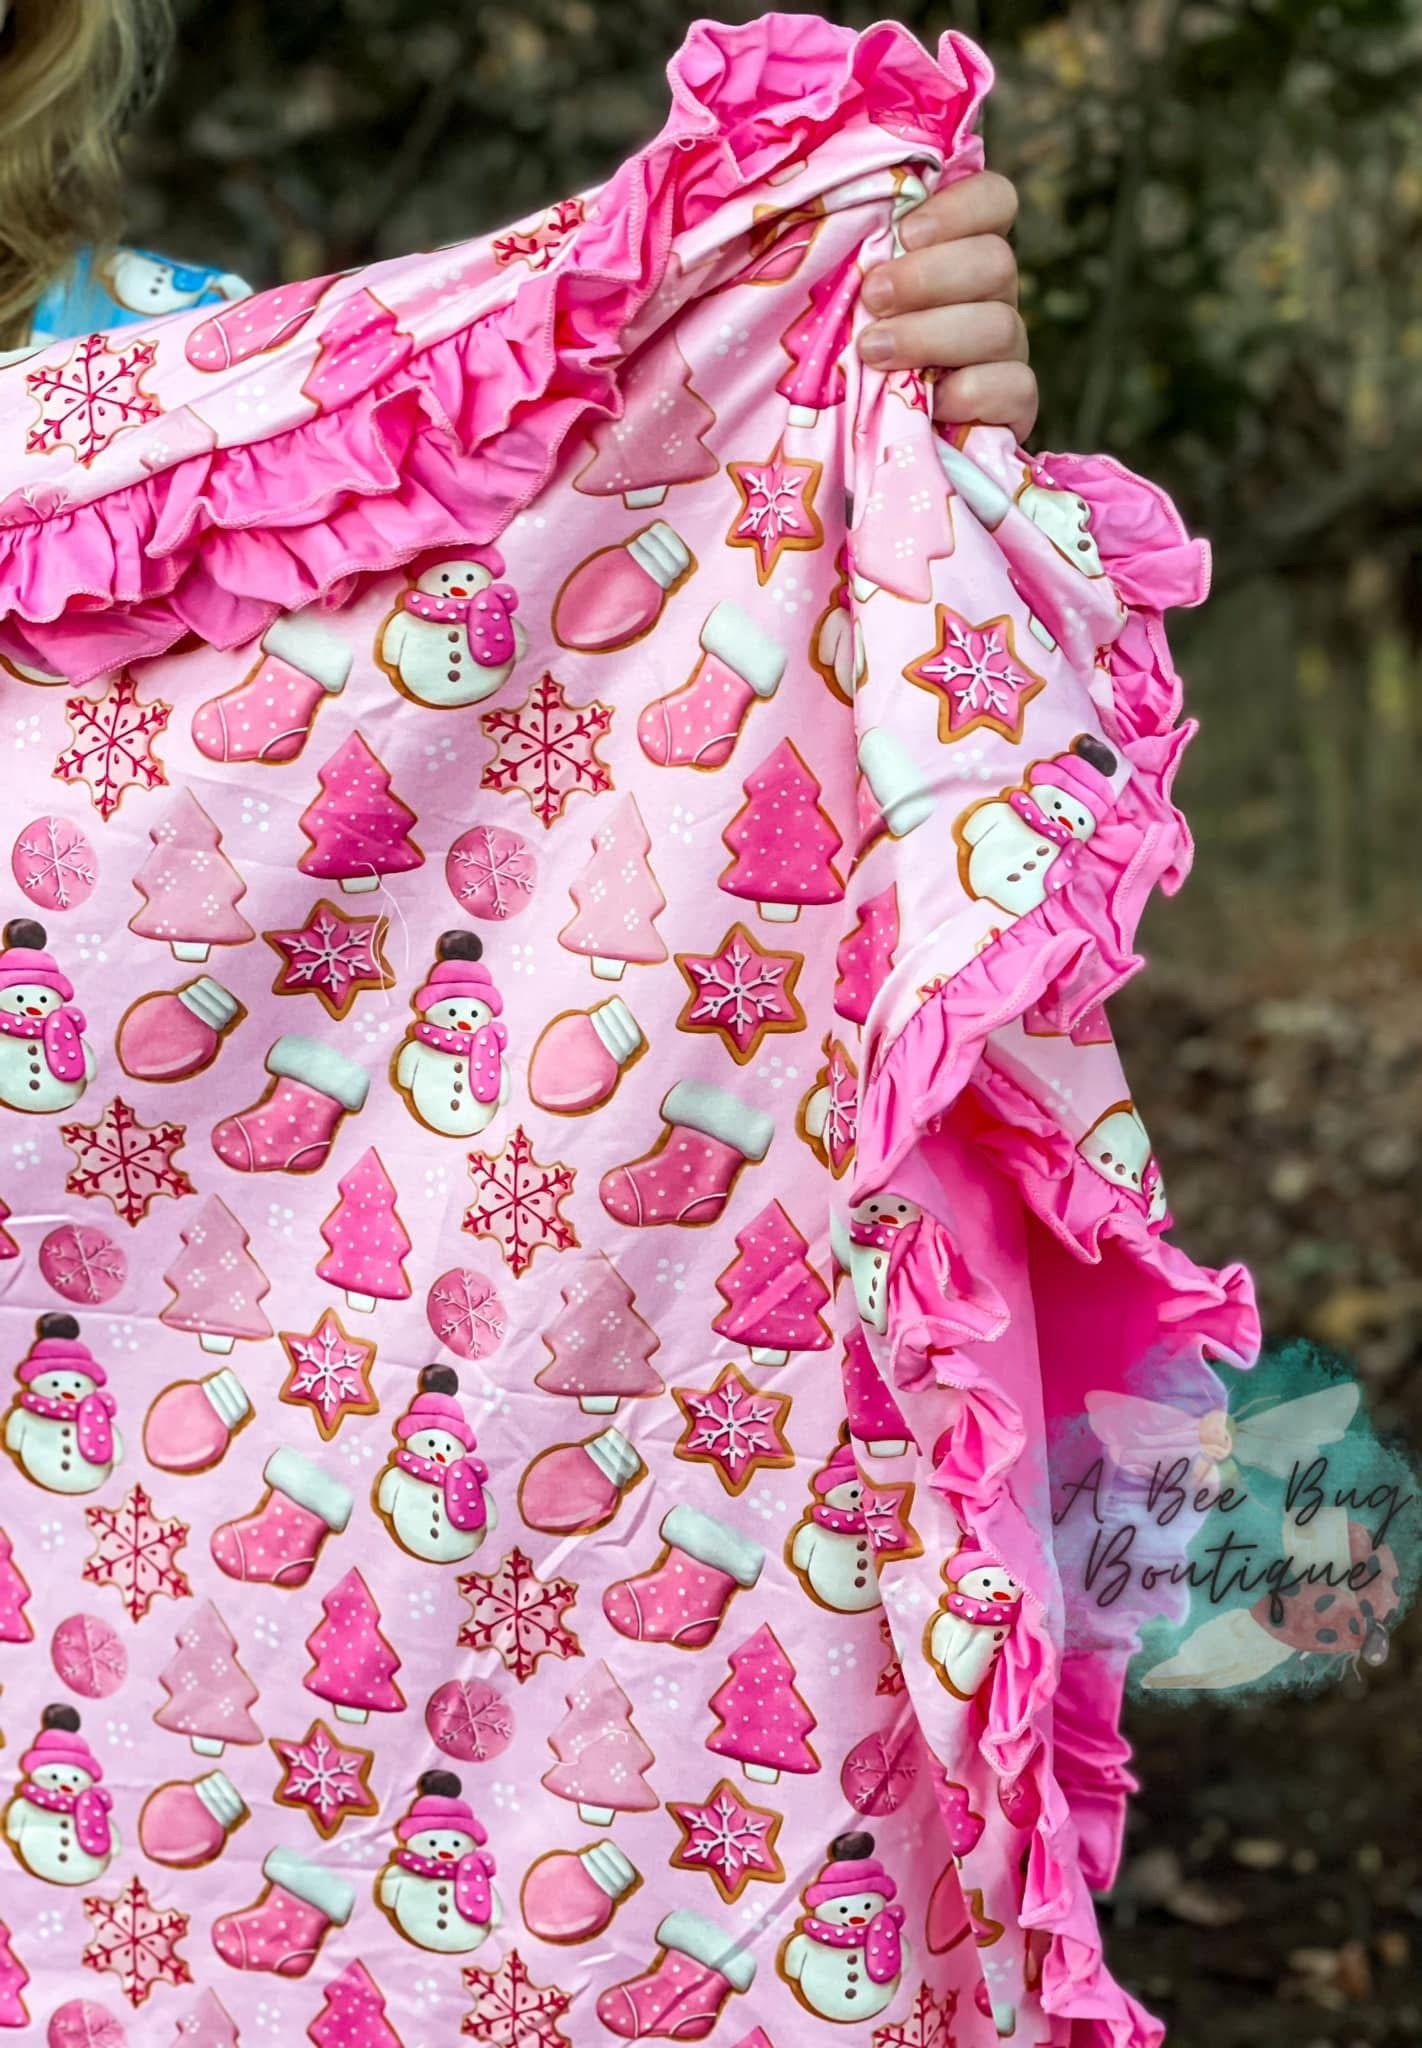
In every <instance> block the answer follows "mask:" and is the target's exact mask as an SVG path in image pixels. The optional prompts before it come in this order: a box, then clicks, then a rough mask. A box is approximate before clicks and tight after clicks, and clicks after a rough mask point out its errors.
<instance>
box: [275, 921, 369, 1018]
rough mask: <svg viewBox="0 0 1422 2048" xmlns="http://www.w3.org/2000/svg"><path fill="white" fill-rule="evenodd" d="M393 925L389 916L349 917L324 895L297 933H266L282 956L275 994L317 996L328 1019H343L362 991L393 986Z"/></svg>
mask: <svg viewBox="0 0 1422 2048" xmlns="http://www.w3.org/2000/svg"><path fill="white" fill-rule="evenodd" d="M389 928H390V920H389V919H388V918H386V917H347V916H345V914H344V913H343V912H342V911H340V910H339V909H337V907H336V905H335V904H334V903H328V902H327V901H326V900H325V898H324V897H323V898H322V900H321V901H320V902H319V903H317V904H316V905H315V906H314V907H313V908H312V909H311V910H310V911H308V913H307V917H306V922H305V924H304V925H302V926H301V928H300V929H299V930H298V931H284V932H263V933H262V937H263V938H264V939H265V940H266V942H267V944H268V945H269V946H271V947H272V948H274V950H275V951H276V952H277V953H279V954H280V955H281V960H282V965H281V967H280V969H279V970H278V973H277V978H276V980H275V981H274V982H273V983H272V994H273V995H277V996H300V995H313V996H316V997H318V998H319V1000H320V1002H321V1004H322V1007H323V1008H324V1009H325V1012H326V1014H327V1016H328V1017H337V1018H339V1017H344V1016H345V1014H346V1012H347V1011H348V1010H349V1009H350V1006H351V1004H352V1003H353V1002H354V1001H355V999H356V997H357V996H358V995H359V994H360V993H361V991H362V990H363V989H368V988H373V989H381V988H393V987H394V985H395V975H394V972H393V971H392V969H391V966H390V963H389V961H388V960H387V959H386V958H385V953H384V946H385V934H386V932H387V931H388V930H389Z"/></svg>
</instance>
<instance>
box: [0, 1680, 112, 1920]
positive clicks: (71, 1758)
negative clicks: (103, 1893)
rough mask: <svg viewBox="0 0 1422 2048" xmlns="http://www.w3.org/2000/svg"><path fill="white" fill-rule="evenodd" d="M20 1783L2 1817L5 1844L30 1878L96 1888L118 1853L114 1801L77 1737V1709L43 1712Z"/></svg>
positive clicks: (95, 1763) (22, 1760)
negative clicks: (3, 1819)
mask: <svg viewBox="0 0 1422 2048" xmlns="http://www.w3.org/2000/svg"><path fill="white" fill-rule="evenodd" d="M20 1770H21V1772H22V1774H23V1775H22V1776H21V1779H20V1783H19V1786H18V1787H17V1789H16V1792H15V1796H14V1798H13V1799H12V1800H11V1801H10V1803H9V1805H8V1806H7V1807H6V1809H5V1839H6V1841H7V1842H8V1843H9V1844H10V1846H11V1848H12V1849H13V1850H14V1852H15V1854H16V1855H17V1856H18V1857H19V1859H20V1861H21V1863H23V1864H24V1866H25V1868H26V1870H28V1871H29V1873H30V1875H31V1876H32V1877H39V1878H43V1879H44V1881H45V1882H46V1883H47V1884H93V1883H94V1882H95V1881H96V1880H97V1879H98V1878H101V1877H102V1876H103V1874H104V1872H105V1871H106V1870H107V1869H108V1867H109V1865H110V1864H111V1863H112V1862H113V1860H114V1858H115V1856H117V1854H118V1852H119V1846H120V1845H119V1833H118V1829H117V1828H116V1827H115V1826H114V1823H113V1804H114V1802H113V1796H112V1794H111V1793H109V1792H108V1791H107V1790H106V1789H105V1787H104V1784H103V1776H104V1773H103V1768H102V1766H101V1765H100V1763H99V1760H98V1758H97V1757H96V1756H95V1755H94V1753H93V1751H92V1750H91V1749H90V1747H89V1745H88V1743H87V1742H86V1741H85V1740H84V1738H83V1736H82V1735H81V1734H80V1733H79V1716H78V1714H77V1713H76V1712H75V1710H74V1708H73V1707H46V1708H45V1710H44V1714H43V1717H42V1723H41V1727H40V1732H39V1734H38V1735H37V1736H36V1737H35V1739H34V1742H33V1743H32V1744H31V1745H30V1747H29V1748H28V1749H27V1750H26V1751H25V1753H24V1755H23V1756H22V1757H21V1758H20Z"/></svg>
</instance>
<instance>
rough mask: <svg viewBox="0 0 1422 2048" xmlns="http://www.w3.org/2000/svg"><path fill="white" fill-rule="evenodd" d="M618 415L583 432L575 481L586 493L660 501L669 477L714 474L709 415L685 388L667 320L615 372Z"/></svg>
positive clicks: (628, 501) (684, 480) (631, 501)
mask: <svg viewBox="0 0 1422 2048" xmlns="http://www.w3.org/2000/svg"><path fill="white" fill-rule="evenodd" d="M622 399H623V405H622V415H621V418H620V419H608V420H599V421H598V423H597V425H596V426H595V427H594V428H593V429H592V432H591V433H590V434H589V436H588V439H589V440H590V441H591V443H592V449H593V456H592V460H591V462H589V463H587V464H586V466H585V467H584V468H583V469H581V470H579V472H578V474H577V477H576V478H575V479H574V488H575V489H576V490H579V491H586V492H588V493H589V494H590V495H591V496H593V497H611V496H613V495H614V494H615V493H616V492H618V491H620V492H621V493H622V502H623V504H624V505H626V506H628V507H629V508H634V509H635V508H636V507H637V506H640V505H660V504H661V502H662V500H663V499H664V498H665V496H666V494H667V491H668V489H669V487H670V486H671V485H672V484H689V483H696V482H698V481H699V480H700V479H701V478H702V477H708V476H714V475H715V474H716V470H717V467H718V464H717V461H716V457H715V456H714V455H713V454H712V453H711V450H710V449H709V448H708V447H707V446H706V441H705V436H706V434H707V432H708V431H709V430H710V428H712V427H714V426H715V424H716V415H715V413H714V412H713V411H712V410H711V408H710V406H709V405H707V404H706V402H705V400H704V399H702V398H700V397H698V395H697V393H696V392H695V391H693V390H692V388H691V371H690V369H689V368H688V367H687V363H686V359H685V357H684V356H683V355H682V352H681V350H680V348H679V347H678V345H677V338H676V329H675V327H674V326H666V327H663V328H662V330H661V331H660V333H659V334H657V335H656V336H654V337H653V339H652V340H651V341H649V342H647V343H646V345H645V346H644V347H642V348H640V349H639V350H638V351H637V353H636V355H635V356H633V358H632V360H631V362H630V363H629V364H628V365H627V368H626V370H625V371H624V373H623V378H622Z"/></svg>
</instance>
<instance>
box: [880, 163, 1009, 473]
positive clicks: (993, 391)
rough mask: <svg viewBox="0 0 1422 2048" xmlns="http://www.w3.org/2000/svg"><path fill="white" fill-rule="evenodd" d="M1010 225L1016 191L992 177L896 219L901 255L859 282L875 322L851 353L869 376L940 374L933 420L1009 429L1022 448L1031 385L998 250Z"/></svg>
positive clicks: (1005, 260) (973, 180)
mask: <svg viewBox="0 0 1422 2048" xmlns="http://www.w3.org/2000/svg"><path fill="white" fill-rule="evenodd" d="M1016 218H1017V191H1016V188H1015V186H1013V185H1012V184H1011V183H1010V182H1009V180H1008V179H1006V178H1003V177H999V175H998V174H997V172H995V171H982V172H979V173H978V174H976V175H975V176H973V177H969V178H962V179H960V180H959V182H958V183H957V184H956V185H949V186H947V187H946V188H945V190H943V191H942V192H935V193H934V195H933V197H932V198H931V199H926V200H925V201H924V202H923V204H922V205H921V206H916V207H915V208H914V209H913V211H912V212H911V213H908V214H905V216H904V218H903V220H902V222H901V223H900V227H899V238H900V240H901V241H902V242H903V245H904V248H905V250H906V251H908V253H907V254H906V255H903V256H896V257H895V258H894V259H893V261H892V262H891V263H880V264H877V265H876V266H875V268H874V269H873V270H871V271H870V272H869V274H868V276H867V277H866V278H865V280H864V303H865V305H866V306H867V307H868V309H869V311H870V312H871V313H873V314H874V315H875V316H876V318H875V323H874V325H873V326H872V327H869V328H866V329H865V331H864V333H863V334H862V335H861V336H860V341H859V347H860V351H861V353H862V355H863V356H864V359H865V361H866V362H869V363H872V364H873V365H874V367H875V369H880V370H926V369H937V370H938V371H940V373H941V374H940V375H939V376H938V377H937V378H936V379H935V381H934V387H933V411H934V416H935V418H937V419H940V420H953V421H962V420H981V421H982V422H983V424H984V425H986V426H995V427H1010V428H1011V429H1012V431H1013V433H1014V434H1015V435H1016V437H1017V439H1018V440H1019V441H1025V440H1026V439H1027V436H1028V435H1029V434H1030V433H1031V431H1032V427H1033V424H1034V422H1035V420H1036V418H1037V380H1036V378H1035V377H1034V376H1033V374H1032V372H1031V370H1030V369H1029V368H1028V367H1027V330H1026V328H1025V327H1024V326H1023V325H1022V319H1021V315H1020V314H1019V313H1018V311H1017V259H1016V257H1015V256H1014V255H1013V253H1012V250H1011V247H1010V246H1009V244H1008V241H1007V234H1008V230H1009V229H1010V228H1011V226H1012V223H1013V221H1014V220H1015V219H1016Z"/></svg>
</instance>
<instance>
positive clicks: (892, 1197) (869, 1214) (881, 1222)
mask: <svg viewBox="0 0 1422 2048" xmlns="http://www.w3.org/2000/svg"><path fill="white" fill-rule="evenodd" d="M922 1220H923V1211H922V1209H920V1208H919V1206H918V1203H917V1202H911V1201H909V1199H908V1197H907V1196H906V1195H896V1194H895V1193H894V1192H893V1190H892V1189H887V1190H886V1191H885V1192H884V1193H883V1194H879V1195H870V1196H868V1197H867V1198H866V1199H865V1200H864V1201H862V1202H856V1203H855V1205H854V1207H853V1208H852V1209H851V1210H850V1212H849V1239H848V1245H847V1247H846V1250H845V1257H844V1260H843V1261H842V1262H841V1263H844V1264H847V1265H848V1268H849V1278H850V1281H851V1283H852V1285H853V1288H854V1298H855V1300H856V1302H857V1303H858V1304H859V1319H860V1321H861V1322H865V1323H867V1324H868V1325H869V1327H870V1329H871V1330H877V1331H878V1332H879V1333H880V1335H881V1336H882V1335H883V1334H884V1333H885V1332H886V1331H887V1330H888V1327H889V1278H890V1275H891V1274H892V1273H893V1272H894V1271H895V1270H896V1269H897V1267H898V1266H900V1265H901V1264H902V1263H903V1260H904V1258H905V1257H906V1256H907V1254H908V1251H909V1248H910V1246H911V1245H912V1244H913V1241H914V1238H915V1236H916V1235H917V1231H918V1226H919V1224H920V1223H921V1222H922Z"/></svg>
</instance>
